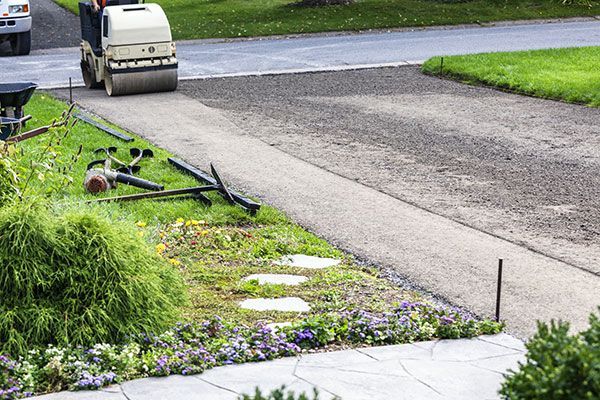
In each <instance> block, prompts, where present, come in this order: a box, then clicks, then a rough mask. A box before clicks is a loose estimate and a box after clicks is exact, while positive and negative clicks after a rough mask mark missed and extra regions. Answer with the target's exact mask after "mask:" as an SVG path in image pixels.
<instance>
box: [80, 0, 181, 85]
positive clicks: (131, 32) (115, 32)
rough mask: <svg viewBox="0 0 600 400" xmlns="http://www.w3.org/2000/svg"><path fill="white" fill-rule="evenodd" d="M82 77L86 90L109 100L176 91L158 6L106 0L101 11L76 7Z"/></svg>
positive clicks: (171, 50)
mask: <svg viewBox="0 0 600 400" xmlns="http://www.w3.org/2000/svg"><path fill="white" fill-rule="evenodd" d="M79 17H80V19H81V36H82V43H81V72H82V75H83V81H84V83H85V86H86V87H87V88H89V89H96V88H101V87H102V86H104V88H105V89H106V93H107V94H108V95H109V96H120V95H127V94H136V93H151V92H166V91H172V90H175V89H176V88H177V57H176V48H175V43H174V42H173V41H172V38H171V27H170V25H169V21H168V19H167V16H166V15H165V13H164V11H163V9H162V8H161V7H160V6H159V5H158V4H153V3H148V4H145V3H143V2H142V3H140V2H138V1H137V0H108V1H107V2H106V6H105V7H104V9H103V10H102V11H100V12H94V10H93V8H92V4H91V3H89V2H80V3H79Z"/></svg>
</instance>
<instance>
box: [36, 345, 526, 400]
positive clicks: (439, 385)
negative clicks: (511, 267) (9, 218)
mask: <svg viewBox="0 0 600 400" xmlns="http://www.w3.org/2000/svg"><path fill="white" fill-rule="evenodd" d="M523 351H524V347H523V343H522V342H520V341H519V340H516V339H514V338H512V337H511V336H509V335H506V334H500V335H494V336H482V337H480V338H475V339H463V340H441V341H433V342H421V343H415V344H405V345H398V346H385V347H373V348H363V349H358V350H346V351H339V352H332V353H318V354H307V355H303V356H302V357H298V358H284V359H280V360H275V361H269V362H264V363H250V364H242V365H236V366H227V367H219V368H215V369H212V370H209V371H206V372H204V373H203V374H201V375H195V376H188V377H183V376H170V377H167V378H147V379H139V380H135V381H130V382H125V383H123V384H122V385H119V386H113V387H110V388H107V389H105V390H102V391H99V392H71V393H70V392H62V393H55V394H50V395H46V396H40V397H36V398H35V399H38V400H79V399H81V400H83V399H85V400H171V399H172V400H179V399H186V400H193V399H198V400H234V399H237V397H238V395H239V394H241V393H253V392H254V388H255V387H256V386H259V387H260V388H261V389H262V391H263V392H265V391H267V392H268V391H270V390H272V389H275V388H278V387H280V386H281V385H286V387H288V388H289V389H290V390H294V391H295V392H297V393H299V392H302V391H305V392H307V393H310V392H312V388H313V387H317V389H318V390H319V392H320V393H321V398H322V399H323V400H326V399H330V398H332V397H333V396H334V395H337V396H339V397H341V398H342V400H366V399H369V400H390V399H393V400H401V399H411V400H420V399H427V400H438V399H439V400H441V399H457V400H458V399H460V400H470V399H473V400H485V399H496V398H498V395H497V391H498V389H499V388H500V383H501V382H502V380H503V373H505V372H506V371H507V370H508V369H511V368H516V367H517V362H518V361H519V360H522V359H523Z"/></svg>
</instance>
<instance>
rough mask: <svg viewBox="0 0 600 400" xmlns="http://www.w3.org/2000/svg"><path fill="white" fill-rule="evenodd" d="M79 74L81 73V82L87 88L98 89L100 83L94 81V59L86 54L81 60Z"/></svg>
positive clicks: (100, 85)
mask: <svg viewBox="0 0 600 400" xmlns="http://www.w3.org/2000/svg"><path fill="white" fill-rule="evenodd" d="M81 75H83V83H84V84H85V87H86V88H88V89H100V88H101V87H102V84H101V83H100V82H98V81H96V70H95V69H94V60H93V58H92V56H90V55H89V54H88V56H87V57H86V59H85V60H81Z"/></svg>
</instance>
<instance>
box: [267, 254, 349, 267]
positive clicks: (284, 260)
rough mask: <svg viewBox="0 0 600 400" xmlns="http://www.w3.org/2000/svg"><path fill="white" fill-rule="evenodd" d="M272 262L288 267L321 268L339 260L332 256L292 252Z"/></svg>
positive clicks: (334, 263) (337, 262)
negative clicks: (324, 256)
mask: <svg viewBox="0 0 600 400" xmlns="http://www.w3.org/2000/svg"><path fill="white" fill-rule="evenodd" d="M273 263H274V264H276V265H287V266H290V267H299V268H310V269H322V268H327V267H333V266H334V265H338V264H339V263H340V260H336V259H333V258H322V257H314V256H307V255H304V254H293V255H290V256H283V257H281V258H280V259H279V260H277V261H274V262H273Z"/></svg>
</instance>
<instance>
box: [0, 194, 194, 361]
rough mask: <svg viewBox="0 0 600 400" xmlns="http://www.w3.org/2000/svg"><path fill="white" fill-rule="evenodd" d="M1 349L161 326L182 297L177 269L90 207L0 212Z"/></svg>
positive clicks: (19, 207) (25, 206) (118, 336)
mask: <svg viewBox="0 0 600 400" xmlns="http://www.w3.org/2000/svg"><path fill="white" fill-rule="evenodd" d="M0 265H1V266H2V267H0V293H2V296H1V297H0V352H9V353H11V354H13V355H18V354H22V353H24V352H25V351H27V350H29V349H30V348H31V347H34V346H41V345H47V344H57V345H67V344H70V345H85V346H91V345H93V344H95V343H103V342H111V343H114V342H119V341H120V340H122V339H124V338H125V337H126V336H127V335H133V334H138V333H140V332H146V333H151V332H160V331H162V330H163V329H165V328H166V327H167V326H168V324H170V323H172V322H173V321H174V320H175V318H176V317H177V309H178V308H177V305H178V304H181V303H182V301H184V294H183V293H184V290H183V286H182V282H181V279H180V277H179V274H178V271H176V270H175V269H174V268H173V267H171V266H168V265H167V264H166V263H165V262H164V261H162V260H161V259H159V258H158V257H157V256H156V255H155V254H153V253H152V251H151V250H149V249H148V246H145V245H144V243H142V242H141V240H140V239H138V238H137V236H136V235H135V232H133V231H131V230H130V229H128V228H127V227H125V226H124V225H121V224H119V223H115V222H110V221H108V220H106V219H105V218H102V217H99V216H97V215H94V213H90V212H88V213H85V212H82V211H78V212H67V213H66V214H64V215H62V216H56V215H54V214H52V213H51V212H50V211H49V210H48V209H47V208H46V207H44V206H41V205H32V204H29V203H27V202H15V204H14V205H10V206H5V207H4V208H2V209H1V210H0Z"/></svg>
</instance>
